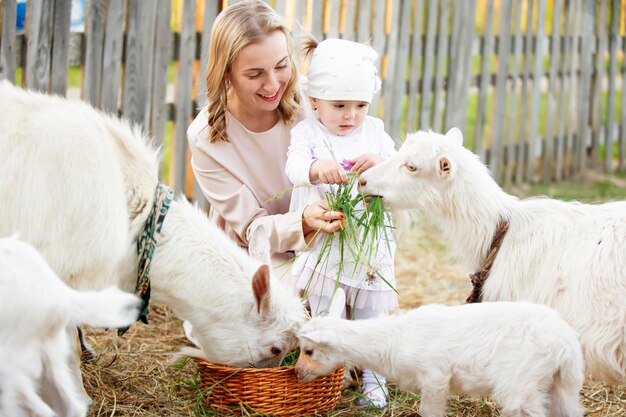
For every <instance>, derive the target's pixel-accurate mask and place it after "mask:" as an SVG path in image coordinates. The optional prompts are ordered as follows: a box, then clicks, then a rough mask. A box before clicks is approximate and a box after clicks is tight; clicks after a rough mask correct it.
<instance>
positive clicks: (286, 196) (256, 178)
mask: <svg viewBox="0 0 626 417" xmlns="http://www.w3.org/2000/svg"><path fill="white" fill-rule="evenodd" d="M226 117H227V119H226V123H227V128H226V133H227V135H228V138H229V142H216V143H210V142H209V127H208V124H207V118H208V116H207V108H206V107H205V108H204V109H202V110H201V111H200V113H198V116H197V117H196V118H195V120H194V121H193V122H192V123H191V125H190V126H189V128H188V129H187V139H188V140H189V146H190V148H191V152H192V157H191V166H192V168H193V172H194V174H195V177H196V180H197V181H198V184H199V185H200V188H201V189H202V192H203V193H204V195H205V197H206V198H207V200H208V201H209V203H210V204H211V208H210V211H209V217H210V218H211V220H213V221H215V222H216V223H217V224H218V225H219V226H220V227H221V228H222V229H224V231H225V232H226V234H227V235H228V236H229V237H230V238H231V239H233V240H234V241H235V242H237V243H238V244H239V245H241V246H244V247H247V246H248V239H249V237H250V233H251V231H253V230H255V229H256V228H257V227H259V226H263V227H264V228H265V230H266V231H267V233H268V234H269V238H270V247H271V250H272V251H273V252H274V253H273V257H275V256H276V255H277V254H284V257H283V256H281V257H283V258H285V259H286V258H288V257H290V256H291V255H292V253H291V251H295V250H298V251H300V250H304V249H305V248H306V244H305V236H304V235H303V232H302V212H303V210H304V208H301V209H299V210H298V211H295V212H293V213H289V201H290V199H291V191H290V187H291V186H292V185H291V182H290V181H289V179H288V178H287V176H286V175H285V163H286V161H287V148H288V147H289V141H290V133H289V131H290V129H291V127H292V126H290V125H287V124H285V123H283V122H278V123H277V124H276V125H275V126H274V127H272V128H271V129H270V130H268V131H266V132H261V133H255V132H251V131H249V130H248V129H246V128H245V127H244V126H243V125H242V124H241V123H239V121H238V120H237V119H235V117H234V116H232V115H231V114H230V113H227V116H226ZM285 190H287V191H286V192H285ZM281 192H284V193H283V194H282V195H281V196H280V197H276V195H277V194H278V193H281Z"/></svg>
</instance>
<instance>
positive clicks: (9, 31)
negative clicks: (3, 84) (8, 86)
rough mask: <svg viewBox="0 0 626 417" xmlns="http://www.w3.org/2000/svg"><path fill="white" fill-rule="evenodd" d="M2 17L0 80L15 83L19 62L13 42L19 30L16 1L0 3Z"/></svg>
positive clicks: (7, 0)
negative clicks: (16, 26) (17, 63)
mask: <svg viewBox="0 0 626 417" xmlns="http://www.w3.org/2000/svg"><path fill="white" fill-rule="evenodd" d="M0 16H1V17H2V20H1V21H0V23H1V24H2V31H1V34H2V38H0V80H2V79H7V80H9V81H11V82H12V83H14V82H15V68H16V62H17V57H16V54H17V51H16V45H15V43H14V42H13V39H15V34H16V32H17V29H16V28H15V20H16V19H17V6H16V0H4V1H0Z"/></svg>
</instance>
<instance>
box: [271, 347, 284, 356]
mask: <svg viewBox="0 0 626 417" xmlns="http://www.w3.org/2000/svg"><path fill="white" fill-rule="evenodd" d="M282 351H283V350H282V349H281V348H278V347H276V346H274V347H272V355H280V354H281V352H282Z"/></svg>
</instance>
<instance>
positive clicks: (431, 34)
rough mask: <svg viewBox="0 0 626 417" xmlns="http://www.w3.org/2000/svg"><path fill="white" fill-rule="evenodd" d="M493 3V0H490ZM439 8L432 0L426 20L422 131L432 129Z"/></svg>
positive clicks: (429, 3) (421, 102) (421, 115)
mask: <svg viewBox="0 0 626 417" xmlns="http://www.w3.org/2000/svg"><path fill="white" fill-rule="evenodd" d="M490 1H493V0H490ZM437 7H438V2H437V1H436V0H430V1H429V2H428V5H427V9H428V18H427V20H426V22H427V23H426V24H427V29H426V44H425V47H424V57H423V69H422V97H421V100H420V104H421V108H420V129H428V128H430V127H432V124H431V122H430V115H431V88H432V77H433V66H434V61H435V56H434V55H435V33H436V29H437Z"/></svg>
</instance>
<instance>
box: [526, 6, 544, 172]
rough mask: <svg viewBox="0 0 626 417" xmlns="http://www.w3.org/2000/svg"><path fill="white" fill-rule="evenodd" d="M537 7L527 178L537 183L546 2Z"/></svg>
mask: <svg viewBox="0 0 626 417" xmlns="http://www.w3.org/2000/svg"><path fill="white" fill-rule="evenodd" d="M538 2H539V3H538V5H537V8H538V9H537V36H536V39H537V41H536V42H535V62H534V64H535V69H534V72H533V94H532V104H531V107H530V127H529V135H528V160H527V163H526V178H527V179H528V180H529V181H530V182H535V181H536V180H537V178H536V164H537V158H538V157H539V152H540V151H541V147H540V145H541V138H540V137H539V112H540V110H541V108H540V102H539V99H540V97H541V74H542V72H543V71H542V66H543V44H542V40H543V37H544V33H545V29H546V28H545V22H546V0H538Z"/></svg>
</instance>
